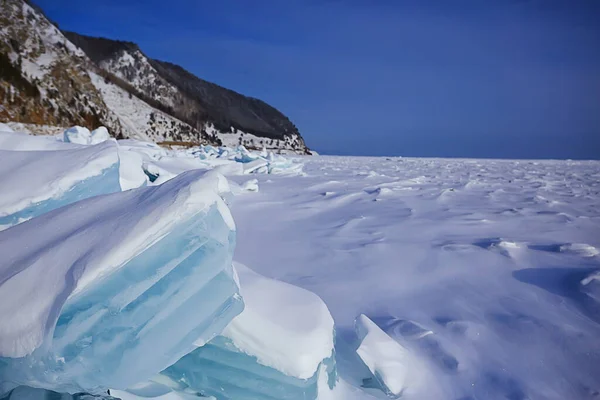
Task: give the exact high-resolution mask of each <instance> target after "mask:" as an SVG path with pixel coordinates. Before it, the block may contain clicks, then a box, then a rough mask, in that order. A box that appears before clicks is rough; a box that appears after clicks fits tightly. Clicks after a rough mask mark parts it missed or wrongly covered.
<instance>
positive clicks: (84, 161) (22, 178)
mask: <svg viewBox="0 0 600 400" xmlns="http://www.w3.org/2000/svg"><path fill="white" fill-rule="evenodd" d="M0 160H2V162H1V163H0V186H2V187H3V188H9V189H8V190H4V191H3V193H2V196H0V229H6V228H8V227H10V226H13V225H15V224H18V223H20V222H23V221H26V220H28V219H31V218H33V217H36V216H38V215H41V214H44V213H46V212H48V211H51V210H54V209H56V208H59V207H62V206H64V205H66V204H70V203H73V202H76V201H78V200H81V199H85V198H88V197H92V196H98V195H101V194H105V193H113V192H118V191H120V190H121V186H120V184H119V157H118V154H117V146H116V144H115V143H114V142H107V143H103V144H100V145H97V146H90V147H87V148H84V149H76V150H75V149H74V150H61V151H3V150H0Z"/></svg>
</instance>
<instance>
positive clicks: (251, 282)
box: [163, 263, 337, 400]
mask: <svg viewBox="0 0 600 400" xmlns="http://www.w3.org/2000/svg"><path fill="white" fill-rule="evenodd" d="M235 268H236V271H237V273H238V277H239V281H240V288H241V289H240V290H241V294H242V296H243V297H244V303H245V305H246V307H245V309H244V311H243V312H242V313H241V314H240V315H239V316H237V317H236V318H235V319H234V320H233V321H232V322H231V323H230V324H229V325H228V326H227V327H226V328H225V329H224V330H223V332H222V334H221V336H218V337H216V338H215V339H214V340H212V341H211V342H209V343H208V344H204V343H197V344H198V345H202V347H199V348H198V349H196V350H195V351H194V352H192V353H190V354H188V355H186V356H185V357H183V358H182V359H181V360H179V361H178V362H177V363H176V364H175V365H173V366H171V367H169V368H168V369H167V370H166V371H163V375H164V376H167V377H169V378H170V379H172V380H173V382H178V384H179V385H183V386H182V387H181V388H180V389H188V388H190V389H192V390H195V391H198V392H200V393H202V394H207V395H211V396H215V397H216V398H217V399H236V400H238V399H239V400H244V399H263V398H273V399H298V398H302V399H314V398H316V396H317V392H318V387H317V386H318V375H319V374H318V372H319V370H320V369H323V370H324V371H326V372H327V375H328V385H329V386H330V387H333V386H334V384H335V381H336V379H337V378H336V372H335V364H334V360H333V344H334V343H333V331H334V324H333V319H332V317H331V315H330V313H329V310H328V309H327V306H326V305H325V303H323V301H322V300H321V299H320V298H319V297H318V296H316V295H315V294H313V293H311V292H308V291H306V290H304V289H301V288H299V287H296V286H292V285H289V284H287V283H283V282H279V281H275V280H272V279H268V278H265V277H263V276H261V275H259V274H257V273H255V272H253V271H252V270H250V269H249V268H247V267H246V266H244V265H242V264H238V263H236V264H235Z"/></svg>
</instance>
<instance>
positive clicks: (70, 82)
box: [0, 0, 121, 135]
mask: <svg viewBox="0 0 600 400" xmlns="http://www.w3.org/2000/svg"><path fill="white" fill-rule="evenodd" d="M0 26H1V27H2V28H1V29H0V63H2V71H3V73H2V76H0V99H2V106H1V107H0V119H1V120H3V121H16V122H24V123H35V124H45V125H58V126H61V125H62V126H70V125H75V124H77V125H87V126H98V125H100V124H103V125H106V126H108V127H109V128H110V130H111V132H113V133H114V134H115V135H119V134H121V126H120V123H119V121H118V119H117V118H115V116H114V115H113V114H112V113H111V112H110V111H109V110H108V108H107V107H106V104H105V103H104V100H103V98H102V96H101V94H100V93H99V92H98V91H97V90H96V89H95V87H94V85H93V84H92V83H91V80H90V77H89V75H88V73H87V71H88V68H89V65H88V64H89V59H88V58H87V57H86V55H85V53H83V51H82V50H81V49H79V48H78V47H76V46H75V45H73V44H72V43H71V42H70V41H69V40H67V39H66V38H65V37H64V35H63V34H62V32H61V31H60V30H59V29H58V28H57V27H56V26H55V25H53V24H52V23H51V22H50V21H48V19H47V18H46V17H45V16H44V15H43V13H41V12H39V10H37V9H35V8H34V7H32V6H31V5H29V4H28V3H26V2H24V1H23V0H3V2H2V13H1V14H0Z"/></svg>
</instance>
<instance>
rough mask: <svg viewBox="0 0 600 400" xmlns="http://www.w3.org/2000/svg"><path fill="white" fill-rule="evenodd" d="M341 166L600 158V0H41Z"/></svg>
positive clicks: (73, 24) (59, 16)
mask: <svg viewBox="0 0 600 400" xmlns="http://www.w3.org/2000/svg"><path fill="white" fill-rule="evenodd" d="M34 1H35V2H36V3H37V4H39V5H40V6H41V7H42V8H43V9H44V10H45V11H46V13H47V14H48V16H49V17H50V18H51V19H53V20H55V21H56V22H58V23H59V25H60V27H61V28H63V29H67V30H74V31H77V32H79V33H83V34H88V35H94V36H104V37H109V38H113V39H122V40H130V41H134V42H136V43H138V44H139V45H140V46H141V47H142V50H143V51H144V52H145V53H146V54H147V55H149V56H150V57H153V58H158V59H162V60H167V61H171V62H174V63H176V64H180V65H181V66H183V67H184V68H186V69H188V70H189V71H191V72H193V73H195V74H196V75H198V76H199V77H201V78H204V79H207V80H210V81H213V82H215V83H218V84H220V85H223V86H225V87H228V88H231V89H234V90H236V91H238V92H240V93H243V94H246V95H251V96H254V97H258V98H260V99H262V100H265V101H266V102H268V103H270V104H271V105H273V106H275V107H276V108H278V109H279V110H281V111H282V112H284V113H285V114H286V115H287V116H289V117H290V119H291V120H292V121H293V122H294V123H295V124H296V125H297V126H298V128H299V129H300V132H301V133H302V134H303V136H304V137H305V139H306V141H307V144H308V145H309V147H312V148H314V149H316V150H317V151H321V152H323V153H328V154H354V155H403V156H449V157H507V158H596V159H598V158H600V0H210V1H208V0H207V1H204V0H169V1H165V0H97V1H82V0H34Z"/></svg>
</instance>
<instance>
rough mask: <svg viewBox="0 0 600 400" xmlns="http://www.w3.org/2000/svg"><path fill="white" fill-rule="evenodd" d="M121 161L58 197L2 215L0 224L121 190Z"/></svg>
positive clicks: (9, 224) (7, 225)
mask: <svg viewBox="0 0 600 400" xmlns="http://www.w3.org/2000/svg"><path fill="white" fill-rule="evenodd" d="M119 165H120V163H119V161H117V162H116V163H115V164H113V165H111V166H110V167H109V168H106V169H104V170H102V171H101V172H100V174H99V175H96V176H92V177H90V178H87V179H84V180H82V181H79V182H77V183H76V184H75V185H73V186H72V187H71V188H70V189H69V190H68V191H66V192H65V193H63V194H62V195H61V196H60V197H58V198H51V199H48V200H44V201H40V202H37V203H34V204H31V205H30V206H29V207H27V208H24V209H22V210H20V211H17V212H16V213H13V214H9V215H6V216H4V217H0V226H4V227H10V226H13V225H17V224H19V223H21V222H23V221H27V220H29V219H31V218H35V217H37V216H39V215H42V214H45V213H47V212H49V211H52V210H55V209H57V208H60V207H63V206H66V205H68V204H71V203H75V202H77V201H80V200H83V199H87V198H88V197H94V196H100V195H102V194H108V193H115V192H120V191H121V185H120V184H119Z"/></svg>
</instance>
